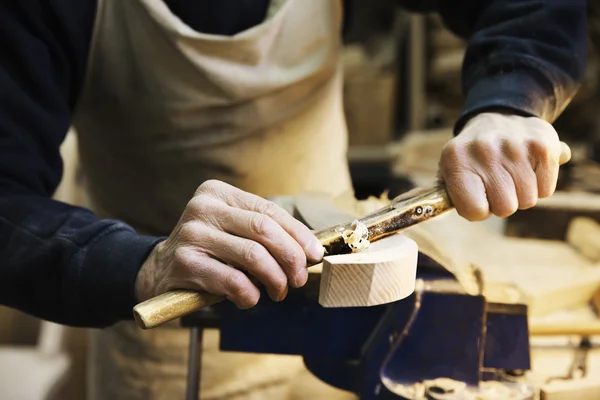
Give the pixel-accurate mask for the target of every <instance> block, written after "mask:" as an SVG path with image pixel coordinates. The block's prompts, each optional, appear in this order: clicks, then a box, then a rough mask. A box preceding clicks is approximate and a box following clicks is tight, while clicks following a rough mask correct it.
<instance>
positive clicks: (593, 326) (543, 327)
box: [529, 321, 600, 336]
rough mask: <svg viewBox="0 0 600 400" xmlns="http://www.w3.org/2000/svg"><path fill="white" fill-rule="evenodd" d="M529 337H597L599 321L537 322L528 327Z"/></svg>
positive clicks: (599, 330)
mask: <svg viewBox="0 0 600 400" xmlns="http://www.w3.org/2000/svg"><path fill="white" fill-rule="evenodd" d="M529 334H530V335H531V336H568V335H575V336H598V335H600V321H582V322H573V321H564V322H551V323H545V322H537V323H531V324H530V325H529Z"/></svg>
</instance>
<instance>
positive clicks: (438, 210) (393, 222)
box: [133, 143, 571, 329]
mask: <svg viewBox="0 0 600 400" xmlns="http://www.w3.org/2000/svg"><path fill="white" fill-rule="evenodd" d="M562 146H563V149H562V154H561V157H560V163H561V164H564V163H566V162H568V161H569V160H570V158H571V150H570V149H569V146H567V145H566V144H564V143H562ZM452 208H453V206H452V204H451V202H450V198H449V197H448V194H447V192H446V189H445V188H444V187H436V188H433V189H429V190H425V191H422V192H420V193H419V194H417V195H415V196H412V197H406V196H404V195H401V196H398V197H397V198H395V199H394V200H392V201H391V202H390V204H389V205H387V206H385V207H382V208H380V209H379V210H377V211H375V212H374V213H372V214H369V215H367V216H366V217H364V218H362V219H360V220H359V221H360V222H361V223H363V224H364V225H366V227H367V228H368V230H369V235H368V240H369V241H370V242H374V241H376V240H379V239H381V238H384V237H386V236H389V235H393V234H395V233H398V232H399V231H401V230H403V229H405V228H408V227H410V226H412V225H415V224H417V223H419V222H422V221H426V220H428V219H431V218H433V217H435V216H438V215H440V214H443V213H445V212H446V211H449V210H451V209H452ZM352 230H353V226H352V224H351V223H347V224H341V225H336V226H332V227H330V228H327V229H324V230H322V231H319V232H317V233H316V234H315V235H316V236H317V238H318V239H319V241H320V242H321V244H322V245H323V247H324V248H325V255H326V256H327V255H335V254H346V253H350V252H352V248H351V247H350V246H349V245H348V243H346V237H345V233H347V232H349V231H352ZM224 299H225V297H224V296H217V295H214V294H210V293H207V292H198V291H190V290H173V291H170V292H167V293H164V294H162V295H160V296H157V297H154V298H152V299H149V300H146V301H144V302H142V303H140V304H138V305H136V306H135V307H134V308H133V316H134V318H135V320H136V322H137V324H138V325H139V327H140V328H142V329H150V328H155V327H157V326H159V325H162V324H164V323H166V322H169V321H171V320H174V319H177V318H180V317H183V316H185V315H187V314H190V313H192V312H195V311H198V310H200V309H202V308H204V307H208V306H211V305H214V304H216V303H218V302H220V301H223V300H224Z"/></svg>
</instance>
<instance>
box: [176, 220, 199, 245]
mask: <svg viewBox="0 0 600 400" xmlns="http://www.w3.org/2000/svg"><path fill="white" fill-rule="evenodd" d="M198 234H199V230H198V227H197V226H196V224H194V223H192V222H185V223H184V224H182V225H181V229H180V230H179V237H180V239H181V240H182V241H183V242H184V243H187V242H191V241H194V240H195V239H196V238H197V237H198Z"/></svg>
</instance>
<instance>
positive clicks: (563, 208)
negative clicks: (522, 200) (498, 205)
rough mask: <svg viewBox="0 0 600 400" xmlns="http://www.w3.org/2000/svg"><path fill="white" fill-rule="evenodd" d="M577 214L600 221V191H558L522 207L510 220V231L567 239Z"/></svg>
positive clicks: (543, 237) (516, 234)
mask: <svg viewBox="0 0 600 400" xmlns="http://www.w3.org/2000/svg"><path fill="white" fill-rule="evenodd" d="M575 217H588V218H591V219H593V220H594V221H598V222H600V194H593V193H586V192H566V191H557V192H555V193H554V194H553V195H552V196H551V197H549V198H547V199H540V200H539V201H538V204H537V205H536V206H535V207H533V208H531V209H528V210H520V211H517V212H516V213H515V214H513V215H511V216H510V217H508V218H507V220H506V234H507V235H508V236H513V237H523V238H539V239H550V240H566V234H567V229H568V227H569V224H570V222H571V220H572V219H573V218H575Z"/></svg>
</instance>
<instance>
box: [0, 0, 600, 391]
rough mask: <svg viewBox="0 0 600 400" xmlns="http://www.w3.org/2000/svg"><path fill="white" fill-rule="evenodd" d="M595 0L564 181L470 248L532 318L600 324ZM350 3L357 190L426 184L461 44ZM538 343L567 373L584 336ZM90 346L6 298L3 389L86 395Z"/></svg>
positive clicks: (417, 23) (385, 9)
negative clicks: (488, 243) (488, 244)
mask: <svg viewBox="0 0 600 400" xmlns="http://www.w3.org/2000/svg"><path fill="white" fill-rule="evenodd" d="M588 4H589V8H590V9H589V15H590V21H589V46H588V48H589V56H588V60H589V64H588V68H587V75H586V78H585V82H584V84H583V85H582V88H581V90H580V92H579V94H578V95H577V97H576V98H575V99H574V100H573V102H572V104H571V105H570V106H569V107H568V109H567V110H566V112H565V113H564V114H563V116H561V118H560V119H559V120H558V121H557V122H556V124H555V126H556V128H557V130H558V132H559V134H560V136H561V138H562V140H564V141H565V142H567V143H568V144H569V145H570V146H571V148H572V150H573V158H572V161H571V162H570V163H569V164H568V165H566V166H565V167H563V168H562V171H561V176H560V182H559V187H558V192H557V193H556V194H555V195H554V196H553V197H552V198H550V199H547V200H544V201H540V203H539V205H538V206H537V207H536V208H534V209H532V210H528V211H520V212H517V213H516V214H515V215H514V216H512V217H510V218H508V219H506V220H498V219H493V220H491V221H487V222H486V223H485V224H484V225H485V229H488V230H489V232H490V235H497V236H503V237H506V240H502V241H495V242H494V243H495V246H494V248H493V249H491V248H488V250H489V251H488V252H485V249H480V248H478V249H473V252H474V253H477V254H474V255H473V256H472V257H473V260H476V262H477V266H478V267H479V268H481V269H482V270H483V271H484V272H485V273H486V278H487V279H489V281H490V287H493V284H496V283H497V284H502V285H506V284H510V285H512V286H513V287H514V288H515V290H518V291H519V292H520V293H522V294H524V295H525V298H526V299H527V303H528V305H529V307H530V308H529V316H530V320H531V321H532V323H536V322H544V321H546V322H547V321H553V322H555V323H557V324H558V323H562V322H564V323H565V324H566V325H567V326H568V325H569V324H570V322H569V321H572V320H576V321H578V322H582V323H583V322H585V323H588V325H585V326H590V327H591V328H594V327H595V328H596V330H598V329H597V326H596V325H594V323H598V324H600V322H598V321H597V318H598V317H597V316H596V310H595V308H594V306H593V303H594V302H593V299H594V296H595V294H596V296H595V297H596V298H597V299H598V300H600V295H597V293H599V292H597V290H598V289H600V225H599V224H598V221H600V126H599V124H600V93H599V90H598V86H599V84H598V80H599V78H600V70H599V69H600V62H599V51H600V2H589V3H588ZM350 12H351V13H352V17H351V19H350V21H351V24H350V26H348V35H347V38H346V48H345V52H344V53H345V54H344V63H345V86H344V99H345V108H346V114H347V122H348V127H349V132H350V139H349V140H350V150H349V162H350V165H351V171H352V177H353V181H354V185H355V190H356V195H357V197H358V198H366V197H368V196H371V195H373V196H380V195H381V194H382V193H383V192H384V191H386V190H387V191H389V197H390V198H391V197H392V196H395V195H397V194H399V193H402V192H404V191H406V190H408V189H410V188H412V187H414V186H428V185H431V184H432V183H434V182H435V174H436V172H437V162H438V159H439V154H440V151H441V148H442V146H443V145H444V143H445V142H446V141H447V140H448V139H450V138H451V136H452V132H451V126H452V123H453V121H454V120H455V119H456V118H457V116H458V114H459V112H460V106H461V104H462V101H463V97H462V94H461V88H460V67H461V62H462V57H463V54H464V43H463V41H462V40H460V39H458V38H456V37H455V36H453V35H452V34H451V33H449V32H448V31H447V30H445V29H444V28H443V26H442V25H441V23H440V20H439V18H438V17H437V16H435V15H428V16H416V15H411V14H407V13H406V12H403V11H402V10H400V9H398V8H396V6H395V2H394V1H393V0H389V1H378V2H354V3H353V5H352V9H351V10H350ZM62 154H63V157H64V161H65V175H64V177H63V182H62V183H61V186H60V188H59V189H58V190H57V192H56V194H55V197H56V198H57V199H60V200H62V201H66V202H69V203H73V204H82V203H83V190H82V185H83V184H84V180H85V177H84V176H82V174H81V172H80V171H79V169H78V159H77V138H76V133H75V132H70V133H69V135H68V138H67V140H66V141H65V143H64V144H63V147H62ZM463 225H464V228H463ZM475 225H476V226H477V229H480V228H481V225H482V224H473V229H474V231H473V233H472V235H473V236H469V235H470V234H471V233H470V230H469V229H470V227H469V226H468V224H467V225H465V224H460V226H461V232H460V237H461V238H463V240H464V242H465V243H466V242H469V240H470V238H472V237H475V235H478V234H479V233H478V232H480V231H476V230H475ZM532 239H533V240H532ZM491 250H493V251H491ZM504 287H505V286H504ZM531 343H532V355H533V364H534V369H537V370H539V371H541V372H540V373H542V374H547V375H549V376H550V375H556V376H562V375H565V374H567V373H568V369H569V365H570V362H571V359H572V357H573V353H574V351H575V350H573V348H574V347H576V346H577V345H578V343H579V338H577V337H575V338H572V337H570V336H561V337H552V338H548V337H545V338H539V339H538V338H532V339H531ZM85 355H86V331H85V330H84V329H75V328H66V327H61V326H58V325H54V324H51V323H47V322H40V321H39V320H37V319H35V318H32V317H29V316H26V315H23V314H22V313H19V312H17V311H14V310H10V309H6V308H1V309H0V399H1V398H2V388H6V387H8V385H26V386H28V387H30V388H31V390H32V393H33V392H36V391H37V392H38V393H40V394H41V397H32V400H33V399H34V398H35V399H83V398H85V371H86V368H85ZM589 361H590V365H589V368H588V370H587V376H586V377H584V378H582V379H583V380H582V382H581V387H585V388H587V389H589V386H592V387H593V388H592V389H590V390H595V392H593V393H596V394H597V397H568V396H567V397H561V398H573V399H575V398H577V399H583V398H600V354H596V351H595V350H593V351H591V352H590V354H589ZM594 388H595V389H594ZM587 389H586V390H587ZM48 393H49V395H48V396H46V394H48ZM590 393H592V392H590ZM557 398H558V397H557ZM25 400H26V399H25Z"/></svg>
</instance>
